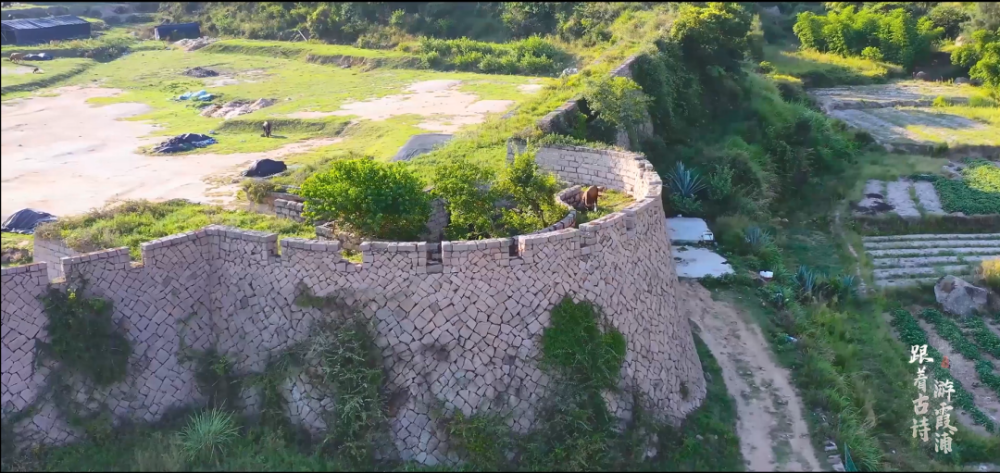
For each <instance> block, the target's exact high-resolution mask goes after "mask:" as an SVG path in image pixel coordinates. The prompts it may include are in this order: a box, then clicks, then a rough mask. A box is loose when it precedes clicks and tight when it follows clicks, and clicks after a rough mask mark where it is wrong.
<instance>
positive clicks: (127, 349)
mask: <svg viewBox="0 0 1000 473" xmlns="http://www.w3.org/2000/svg"><path fill="white" fill-rule="evenodd" d="M82 292H83V287H79V288H74V289H70V290H69V291H67V292H62V291H59V290H57V289H49V291H48V293H46V295H45V296H43V297H42V303H43V305H44V310H45V315H46V316H47V318H48V323H47V324H46V326H45V331H46V332H47V333H48V334H49V341H48V342H42V341H38V342H36V343H38V347H39V348H40V349H41V351H42V352H43V353H45V354H46V355H48V356H50V357H51V358H52V359H54V360H56V361H58V362H59V363H61V364H62V366H64V367H66V368H68V369H70V370H72V371H74V372H78V373H82V374H84V375H85V376H87V377H88V378H89V379H90V380H91V381H93V382H94V384H96V385H97V386H102V387H103V386H111V385H113V384H115V383H118V382H121V381H124V380H125V375H126V374H127V369H128V359H129V357H130V356H131V355H132V346H131V345H130V344H129V341H128V339H126V338H125V335H124V334H122V330H120V329H119V328H118V327H116V326H115V323H114V322H113V321H112V320H111V314H112V312H113V310H112V304H111V302H110V301H107V300H104V299H100V298H92V299H90V298H86V297H83V296H82Z"/></svg>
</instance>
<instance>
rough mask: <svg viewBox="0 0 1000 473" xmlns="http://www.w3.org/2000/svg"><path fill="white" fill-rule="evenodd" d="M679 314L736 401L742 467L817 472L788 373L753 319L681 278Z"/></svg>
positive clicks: (678, 293) (804, 423)
mask: <svg viewBox="0 0 1000 473" xmlns="http://www.w3.org/2000/svg"><path fill="white" fill-rule="evenodd" d="M677 300H678V301H679V303H680V306H681V310H682V316H686V317H688V318H690V319H691V320H692V321H694V323H695V324H697V325H698V327H699V328H700V329H701V337H702V339H704V341H705V344H706V345H708V347H709V349H711V350H712V354H713V355H714V356H715V358H716V360H717V361H718V362H719V366H720V367H721V368H722V376H723V378H724V380H725V382H726V388H727V389H728V390H729V393H730V394H731V395H732V396H733V399H734V400H735V401H736V411H737V414H738V420H737V424H736V430H737V434H738V435H739V438H740V451H741V453H742V454H743V458H744V460H745V461H746V463H747V470H748V471H822V467H821V466H820V464H819V461H818V460H817V457H816V452H815V450H814V449H813V444H812V442H811V440H810V436H809V428H808V426H807V424H806V422H805V418H804V417H803V414H802V412H803V409H802V402H801V401H800V400H799V397H798V395H797V394H796V392H795V389H794V388H793V387H792V384H791V382H790V379H789V373H788V371H787V370H785V369H784V368H781V367H779V366H778V365H777V364H776V363H775V362H774V361H773V360H772V359H771V356H770V351H769V348H768V344H767V341H766V340H765V339H764V336H763V335H762V334H761V332H760V329H759V328H758V327H757V325H756V324H753V323H748V322H747V321H745V320H744V317H743V315H742V314H741V313H740V312H739V311H737V310H736V309H735V308H733V307H732V306H731V305H729V304H726V303H724V302H718V301H714V300H712V294H711V293H710V292H709V291H708V290H707V289H705V288H703V287H702V286H701V285H700V284H698V283H695V282H689V281H681V282H680V283H679V284H678V286H677Z"/></svg>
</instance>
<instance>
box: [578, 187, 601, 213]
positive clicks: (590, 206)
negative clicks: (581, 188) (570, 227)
mask: <svg viewBox="0 0 1000 473" xmlns="http://www.w3.org/2000/svg"><path fill="white" fill-rule="evenodd" d="M604 189H605V188H604V187H601V186H590V188H588V189H587V191H586V192H584V193H583V207H584V208H586V209H587V210H592V211H595V212H596V211H597V199H598V198H599V197H600V196H601V193H602V192H604Z"/></svg>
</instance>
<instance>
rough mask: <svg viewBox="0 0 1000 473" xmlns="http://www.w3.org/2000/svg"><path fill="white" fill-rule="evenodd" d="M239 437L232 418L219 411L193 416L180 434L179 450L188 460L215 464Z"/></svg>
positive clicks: (214, 410) (226, 413)
mask: <svg viewBox="0 0 1000 473" xmlns="http://www.w3.org/2000/svg"><path fill="white" fill-rule="evenodd" d="M237 437H239V429H237V427H236V424H235V422H234V421H233V416H232V415H231V414H230V413H228V412H225V411H222V410H219V409H212V410H210V411H207V412H202V413H200V414H197V415H195V416H194V417H192V418H191V420H190V421H189V422H188V425H187V427H186V428H185V429H184V430H182V431H181V433H180V441H181V448H182V449H183V451H184V453H186V454H187V456H188V458H189V459H191V460H194V459H198V458H201V459H206V460H208V461H210V462H215V461H216V458H217V457H218V456H220V455H222V454H224V453H225V451H226V447H227V446H228V445H229V444H230V443H232V442H233V441H234V440H236V438H237Z"/></svg>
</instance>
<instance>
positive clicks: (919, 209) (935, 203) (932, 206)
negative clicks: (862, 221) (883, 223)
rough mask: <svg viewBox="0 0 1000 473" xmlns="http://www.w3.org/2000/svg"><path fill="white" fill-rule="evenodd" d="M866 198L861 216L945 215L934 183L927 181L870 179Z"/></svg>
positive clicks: (866, 188) (862, 205)
mask: <svg viewBox="0 0 1000 473" xmlns="http://www.w3.org/2000/svg"><path fill="white" fill-rule="evenodd" d="M864 194H865V197H864V199H862V200H861V201H860V202H858V208H859V209H865V210H858V211H857V212H858V213H884V212H893V213H895V214H897V215H899V216H900V217H906V218H918V217H920V216H921V215H924V214H928V215H944V214H945V213H946V212H945V211H944V209H943V208H942V207H941V199H940V197H939V196H938V193H937V190H936V189H935V188H934V184H933V183H931V182H926V181H910V180H905V179H900V180H898V181H892V182H885V181H879V180H875V179H872V180H869V181H868V182H866V183H865V190H864Z"/></svg>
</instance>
